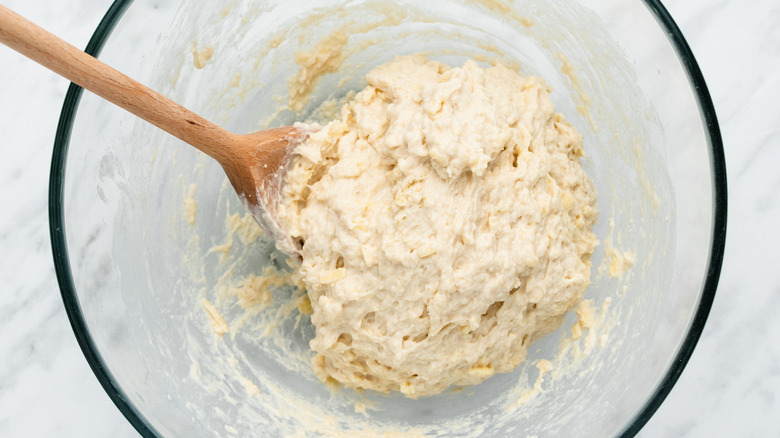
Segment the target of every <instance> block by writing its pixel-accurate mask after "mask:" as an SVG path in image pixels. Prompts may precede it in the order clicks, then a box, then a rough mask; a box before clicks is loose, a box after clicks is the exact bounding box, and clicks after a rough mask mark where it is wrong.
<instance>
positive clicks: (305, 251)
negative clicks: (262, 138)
mask: <svg viewBox="0 0 780 438" xmlns="http://www.w3.org/2000/svg"><path fill="white" fill-rule="evenodd" d="M367 82H368V86H367V87H366V88H365V89H364V90H363V91H361V92H360V93H358V94H357V95H356V96H355V98H354V99H353V100H352V101H350V102H349V103H348V104H346V105H345V106H344V107H343V109H342V111H341V119H340V120H335V121H333V122H331V123H329V124H328V125H326V126H324V127H322V128H321V129H320V130H319V131H318V132H316V133H314V134H312V135H311V137H310V138H309V139H308V140H307V141H306V142H305V143H304V144H302V145H300V146H298V147H297V148H296V149H295V150H294V151H293V154H294V155H293V158H292V162H291V163H292V164H291V167H290V168H289V171H288V174H287V180H286V184H285V188H284V192H283V194H282V201H281V206H280V208H279V219H280V221H281V223H282V225H283V226H284V227H286V229H287V230H288V231H289V232H290V233H291V234H292V236H293V238H294V239H295V240H297V241H298V242H300V243H302V245H303V246H302V258H303V259H302V263H301V265H300V267H298V268H297V274H298V275H300V276H301V278H302V280H303V282H304V283H305V285H306V288H307V291H308V294H309V298H310V300H311V307H312V310H313V314H312V322H313V323H314V325H315V326H316V336H315V338H314V339H313V340H312V341H311V346H312V348H313V349H314V350H315V351H316V353H317V354H316V356H315V358H314V360H313V365H314V369H315V372H316V374H317V375H318V377H319V378H321V379H322V380H328V379H330V378H332V379H335V380H337V381H339V382H341V383H342V384H344V385H345V386H349V387H355V388H366V389H373V390H377V391H392V390H398V391H401V392H402V393H404V394H405V395H407V396H408V397H412V398H416V397H420V396H427V395H432V394H436V393H439V392H441V391H443V390H445V389H446V388H447V387H449V386H450V385H470V384H476V383H479V382H481V381H482V380H484V379H486V378H488V377H490V376H491V375H493V374H494V373H496V372H508V371H511V370H512V369H513V368H514V367H516V366H517V365H518V364H519V363H521V362H522V361H523V360H524V358H525V355H526V351H527V349H528V346H529V345H530V344H531V343H532V342H533V341H534V340H536V339H538V338H539V337H540V336H542V335H544V334H546V333H549V332H550V331H552V330H554V329H555V328H557V327H558V326H559V325H560V323H561V321H562V319H563V315H564V314H565V313H566V312H567V311H569V310H570V309H571V308H573V307H574V306H575V305H576V304H577V303H578V302H579V301H580V300H581V298H582V296H583V293H584V290H585V288H586V286H587V285H588V283H589V280H590V255H591V253H592V252H593V250H594V248H595V246H596V245H597V242H596V238H595V236H594V234H593V233H592V232H591V227H592V225H593V223H594V222H595V220H596V217H597V208H596V197H595V192H594V189H593V184H592V182H591V181H590V180H589V178H588V177H587V176H586V174H585V172H584V170H583V169H582V167H581V165H580V162H579V158H580V157H581V156H583V148H582V137H581V135H580V134H579V133H578V132H577V131H576V130H575V129H574V128H573V127H572V126H571V125H569V123H567V122H566V121H565V120H564V118H563V116H562V115H561V114H557V113H555V109H554V107H553V104H552V102H551V101H550V98H549V96H548V93H549V89H548V87H547V85H546V84H545V83H544V81H543V80H541V79H539V78H536V77H523V76H520V75H519V74H517V73H516V72H514V71H512V70H509V69H508V68H506V67H503V66H501V65H498V66H495V67H492V68H487V69H482V68H480V67H479V66H478V65H477V64H476V63H475V62H473V61H467V62H466V63H465V65H464V66H463V67H462V68H452V69H450V68H448V67H447V66H445V65H444V64H441V63H439V62H435V61H429V60H427V59H425V58H424V57H422V56H412V57H403V58H398V59H397V60H395V61H393V62H391V63H388V64H385V65H382V66H380V67H378V68H376V69H375V70H373V71H372V72H370V73H369V74H368V76H367Z"/></svg>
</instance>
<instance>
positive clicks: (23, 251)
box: [0, 0, 780, 437]
mask: <svg viewBox="0 0 780 438" xmlns="http://www.w3.org/2000/svg"><path fill="white" fill-rule="evenodd" d="M110 3H111V1H110V0H59V1H51V0H50V1H36V2H30V1H27V0H3V4H5V5H6V6H8V7H9V8H11V9H14V10H16V11H17V12H19V13H21V14H22V15H25V16H26V17H27V18H29V19H31V20H33V21H35V22H37V23H39V24H41V25H42V26H44V27H45V28H47V29H49V30H51V31H52V32H54V33H55V34H58V35H59V36H61V37H63V38H64V39H65V40H67V41H69V42H71V43H73V44H74V45H76V46H78V47H84V46H85V45H86V43H87V41H88V39H89V37H90V35H91V34H92V31H93V30H94V29H95V27H96V25H97V23H98V21H99V20H100V18H101V17H102V15H103V13H104V12H105V11H106V10H107V8H108V6H109V5H110ZM665 4H666V6H667V8H668V9H669V11H670V12H671V14H672V16H673V17H674V18H675V20H676V21H677V24H678V25H679V26H680V28H681V29H682V31H683V33H684V35H685V36H686V37H687V40H688V42H689V44H690V45H691V47H692V49H693V52H694V54H695V55H696V58H697V60H698V62H699V64H700V67H701V70H702V71H703V73H704V76H705V78H706V80H707V84H708V86H709V89H710V92H711V94H712V97H713V100H714V103H715V108H716V110H717V113H718V117H719V121H720V126H721V130H722V133H723V141H724V145H725V153H726V163H727V167H728V178H729V217H728V238H727V243H726V254H725V261H724V265H723V271H722V275H721V279H720V286H719V288H718V292H717V295H716V298H715V303H714V306H713V308H712V311H711V313H710V316H709V320H708V322H707V326H706V328H705V330H704V333H703V335H702V337H701V340H700V341H699V344H698V346H697V347H696V351H695V352H694V354H693V357H692V358H691V360H690V362H689V364H688V366H687V367H686V368H685V371H684V372H683V374H682V376H681V378H680V380H679V381H678V383H677V384H676V385H675V387H674V389H673V390H672V392H671V394H670V395H669V397H668V398H667V399H666V401H665V402H664V403H663V405H662V406H661V407H660V409H659V410H658V412H657V413H656V414H655V416H654V417H653V418H652V419H651V420H650V421H649V423H648V424H647V425H646V426H645V428H644V429H643V430H642V432H641V434H640V436H646V437H656V436H664V437H720V436H723V437H731V436H739V437H769V436H780V418H779V417H778V416H777V413H778V412H780V365H779V364H780V341H778V339H780V316H779V315H778V312H780V269H778V262H779V261H780V257H778V256H777V254H778V247H779V246H780V227H778V226H777V222H776V221H777V220H778V219H777V218H778V217H780V195H778V193H780V172H779V171H778V163H780V105H779V104H778V102H780V74H778V71H780V27H778V26H777V24H778V23H780V3H778V2H777V0H752V1H750V2H744V1H738V0H667V1H665ZM67 86H68V82H66V81H65V80H64V79H61V78H59V77H58V76H55V75H54V74H53V73H49V72H48V71H46V70H44V69H43V68H42V67H39V66H38V65H36V64H34V63H33V62H31V61H28V60H26V59H24V58H22V57H21V56H20V55H18V54H16V53H15V52H12V51H11V50H10V49H8V48H5V47H0V96H1V97H2V104H0V284H2V285H3V287H2V293H0V315H2V317H1V318H0V334H1V336H0V436H2V437H49V436H83V437H92V436H111V437H132V436H138V434H137V433H136V432H135V431H134V430H133V428H132V427H131V426H130V424H129V423H128V422H127V421H126V420H125V419H124V417H123V416H122V415H121V414H120V412H119V410H118V409H117V408H116V407H115V406H114V405H113V403H112V402H111V401H110V399H109V398H108V396H107V395H106V394H105V393H104V392H103V390H102V388H101V387H100V385H99V383H98V381H97V379H96V378H95V377H94V375H93V374H92V371H91V370H90V368H89V366H88V364H87V362H86V360H85V359H84V357H83V356H82V354H81V350H80V349H79V347H78V345H77V343H76V339H75V337H74V336H73V333H72V331H71V328H70V325H69V323H68V319H67V316H66V314H65V310H64V307H63V305H62V300H61V298H60V294H59V289H58V286H57V281H56V277H55V274H54V267H53V264H52V258H51V249H50V245H49V231H48V216H47V190H48V176H49V165H50V160H51V150H52V144H53V141H54V133H55V129H56V126H57V120H58V118H59V112H60V108H61V105H62V101H63V99H64V97H65V92H66V89H67ZM772 218H775V219H772ZM773 224H774V225H773Z"/></svg>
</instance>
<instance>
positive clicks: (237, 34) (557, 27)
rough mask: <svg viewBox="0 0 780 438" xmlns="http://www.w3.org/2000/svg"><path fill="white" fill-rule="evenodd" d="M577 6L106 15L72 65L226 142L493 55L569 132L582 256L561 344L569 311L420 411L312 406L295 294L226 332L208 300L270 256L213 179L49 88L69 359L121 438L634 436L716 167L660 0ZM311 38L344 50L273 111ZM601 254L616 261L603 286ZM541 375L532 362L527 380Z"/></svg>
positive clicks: (147, 135)
mask: <svg viewBox="0 0 780 438" xmlns="http://www.w3.org/2000/svg"><path fill="white" fill-rule="evenodd" d="M519 3H522V5H521V4H519ZM582 3H583V4H585V5H581V4H580V3H579V2H576V1H569V0H533V1H525V2H515V3H505V2H503V1H498V0H482V1H455V0H450V1H444V0H434V1H430V2H426V3H425V6H424V7H423V6H419V4H415V2H412V1H410V0H409V1H399V2H396V3H393V4H384V3H382V2H377V1H357V0H356V1H346V2H340V4H342V5H343V4H346V5H348V7H335V2H330V4H328V5H327V7H325V6H324V4H323V3H322V2H313V1H308V2H306V1H305V2H295V4H294V5H293V4H292V3H290V2H281V1H261V0H257V1H248V0H247V1H241V0H237V1H234V2H231V3H230V4H229V5H227V6H226V5H225V4H224V2H221V1H216V0H214V1H209V2H198V4H197V6H193V4H191V3H186V4H185V3H182V4H181V5H174V4H172V2H162V3H161V2H157V1H153V0H136V1H132V2H131V1H121V0H118V1H116V2H115V3H114V5H113V6H112V7H111V8H110V10H109V11H108V13H107V14H106V16H105V18H104V19H103V21H102V22H101V24H100V26H99V27H98V29H97V30H96V32H95V34H94V36H93V38H92V40H91V41H90V43H89V46H88V47H87V51H88V52H89V53H92V54H94V55H98V54H100V58H101V59H102V60H104V61H105V62H107V63H109V64H111V65H113V66H115V67H116V68H118V69H119V70H120V71H123V72H125V73H127V74H128V75H130V76H131V77H134V78H136V79H138V80H140V81H141V82H143V83H146V84H148V85H150V86H152V87H153V88H155V89H157V90H158V91H161V92H162V93H163V94H166V95H168V96H170V97H172V98H173V99H175V100H177V101H179V102H180V103H182V104H184V105H185V106H187V107H190V108H192V109H194V110H195V111H196V112H199V113H201V114H202V115H203V116H205V117H207V118H210V119H212V120H214V121H215V122H217V123H220V124H222V125H224V126H225V127H227V128H228V129H231V130H234V131H235V132H239V133H241V132H251V131H255V130H257V129H260V128H262V127H266V126H269V125H283V124H289V123H291V122H292V121H294V120H300V119H306V118H316V117H317V116H318V113H317V112H316V111H315V110H316V108H317V107H318V106H319V105H320V104H322V102H324V101H326V100H328V99H336V100H338V99H343V98H344V96H346V95H347V93H348V91H349V90H356V89H359V88H361V86H362V79H361V78H362V77H364V74H365V73H366V72H367V71H368V70H370V69H371V68H372V67H374V66H376V65H378V64H380V63H383V62H385V61H388V60H391V59H392V58H393V57H394V56H395V55H398V54H409V53H417V52H424V53H426V54H428V55H429V56H430V57H432V58H436V59H440V60H442V61H444V62H446V63H448V64H450V65H458V64H460V63H462V61H463V60H464V59H466V58H475V59H477V60H480V61H483V62H491V61H500V62H503V63H506V64H508V65H510V66H513V67H515V68H518V69H520V70H521V72H523V73H526V74H536V75H539V76H542V77H544V78H545V79H546V80H547V81H548V83H549V84H551V85H552V86H553V88H554V91H553V92H552V98H553V101H554V103H555V104H556V107H557V109H558V111H561V112H563V113H564V114H565V115H566V117H567V119H569V120H570V121H571V122H572V124H574V125H575V127H577V128H578V129H579V130H580V131H581V132H582V133H583V135H584V138H585V148H586V151H587V155H588V156H587V158H585V159H584V161H583V164H584V166H585V167H586V170H587V171H588V172H589V174H590V175H591V177H592V178H593V179H594V182H595V184H596V188H597V192H598V196H599V208H600V219H599V222H598V223H597V225H596V228H595V231H596V233H597V235H598V237H599V239H600V240H601V241H602V242H603V244H602V245H601V247H600V248H599V249H598V250H597V252H596V254H594V257H593V266H594V268H593V278H592V285H591V286H590V287H589V289H588V291H587V292H586V297H585V298H586V299H588V300H590V302H592V304H593V308H594V309H595V316H594V323H593V324H592V325H591V326H590V327H589V328H588V327H586V328H585V330H584V333H583V334H582V336H581V337H576V336H574V335H572V333H573V332H572V328H573V326H574V325H575V323H576V321H577V317H576V316H575V315H574V313H573V312H571V314H570V315H568V316H567V318H566V320H565V321H564V324H563V326H562V327H561V328H560V329H559V330H558V331H556V332H555V333H553V334H551V335H549V336H547V337H545V338H544V339H542V340H540V341H539V342H537V343H536V344H534V346H532V348H531V350H530V351H529V356H528V361H527V362H526V363H525V364H523V365H521V366H520V367H519V368H518V369H517V370H516V371H515V372H513V373H508V374H502V375H496V376H494V377H492V378H490V379H488V380H487V381H485V382H484V383H482V384H480V385H477V386H474V387H471V388H460V389H455V390H453V391H450V392H447V393H445V394H443V395H440V396H436V397H430V398H425V399H422V400H408V399H405V398H403V397H401V396H398V395H391V396H386V395H378V394H372V393H366V394H362V393H358V392H355V391H347V390H334V389H332V388H329V387H327V386H326V385H323V384H321V383H320V382H318V381H317V380H316V378H314V377H313V374H312V372H311V370H310V369H309V366H308V360H309V358H310V356H311V352H310V351H309V349H308V345H307V339H308V338H309V337H311V335H312V333H313V327H312V326H311V324H310V322H309V321H308V319H307V317H306V316H305V315H302V314H300V313H299V311H298V310H296V308H295V306H290V305H289V304H290V303H293V302H294V299H295V298H296V296H298V294H300V293H301V292H300V291H297V290H296V289H295V288H293V287H292V286H282V287H278V288H272V295H271V297H270V298H271V300H270V302H271V303H270V305H269V307H268V308H267V309H266V310H264V311H262V312H260V313H259V314H257V315H255V316H253V317H252V318H249V319H247V320H246V323H245V324H244V326H243V327H239V325H238V324H237V321H240V318H241V317H242V316H245V314H244V313H242V310H241V309H240V308H239V307H238V306H236V305H235V304H234V302H233V301H231V299H230V298H229V297H226V296H221V295H220V293H219V291H220V290H221V288H224V287H225V286H226V285H229V283H230V281H231V278H242V277H245V276H247V275H249V274H252V273H256V274H260V273H261V272H262V271H263V269H264V268H265V267H266V266H274V267H275V269H277V270H278V271H280V272H285V271H286V270H289V269H288V268H286V266H285V264H284V257H283V256H281V255H280V254H279V253H278V252H276V251H275V250H274V248H273V245H272V244H271V242H269V241H267V240H266V239H264V238H262V237H260V238H259V239H258V240H253V239H252V238H247V236H246V235H242V234H241V233H240V232H238V233H234V232H231V231H230V230H229V227H228V226H226V223H229V222H230V220H235V219H237V218H238V219H240V216H241V214H242V207H241V206H240V204H239V202H238V200H237V199H236V197H235V195H234V194H233V193H232V192H231V190H230V188H229V186H228V185H226V184H225V178H224V175H223V174H222V171H221V169H220V168H219V166H218V165H216V164H215V163H213V162H211V161H210V160H209V159H207V158H206V157H204V156H202V155H200V154H199V153H197V152H196V151H195V150H194V149H193V148H191V147H189V146H187V145H184V144H182V143H181V142H179V141H177V140H175V139H172V138H171V137H169V136H167V135H166V134H164V133H161V132H158V131H156V130H155V129H154V128H152V127H150V126H148V125H146V124H145V123H144V122H141V121H138V120H136V119H134V118H133V117H132V116H130V115H128V114H125V113H123V112H122V111H121V110H119V109H117V108H114V107H113V106H111V105H110V104H108V103H106V102H104V101H102V100H100V99H98V98H96V97H95V96H93V95H91V94H89V93H82V90H81V89H80V88H78V87H75V86H72V87H71V89H70V90H69V92H68V95H67V97H66V100H65V104H64V107H63V112H62V117H61V119H60V125H59V130H58V134H57V139H56V144H55V148H54V157H53V162H52V172H51V183H50V220H51V237H52V246H53V252H54V260H55V265H56V269H57V275H58V279H59V283H60V287H61V290H62V295H63V300H64V302H65V306H66V308H67V311H68V315H69V317H70V320H71V323H72V325H73V329H74V332H75V334H76V337H77V338H78V340H79V343H80V345H81V347H82V349H83V351H84V354H85V355H86V357H87V359H88V361H89V363H90V365H91V366H92V368H93V370H94V372H95V374H96V375H97V377H98V379H99V380H100V382H101V383H102V385H103V386H104V388H105V389H106V391H107V392H108V394H109V396H110V397H111V398H112V400H114V402H115V403H116V405H117V406H118V407H119V409H120V410H121V411H122V412H123V413H124V414H125V416H126V417H127V418H128V420H129V421H130V422H131V423H132V424H133V425H134V426H135V427H136V429H137V430H138V431H139V432H140V433H141V434H142V435H145V436H287V435H293V434H296V433H298V434H301V435H300V436H303V434H306V436H320V435H324V436H328V435H331V434H333V433H335V432H337V431H348V432H351V433H353V434H355V436H365V434H370V433H372V432H376V433H383V432H386V431H406V432H408V433H409V434H410V436H416V435H415V434H422V435H438V436H464V437H465V436H539V437H542V436H568V435H572V434H573V433H576V434H577V435H578V436H615V435H633V434H635V433H636V432H637V431H638V430H639V429H640V428H641V427H642V426H643V425H644V424H645V423H646V422H647V420H648V419H649V418H650V416H651V415H652V414H653V412H655V410H656V409H657V408H658V406H659V405H660V403H661V402H662V401H663V399H664V397H666V395H667V394H668V393H669V391H670V390H671V388H672V386H673V385H674V383H675V381H676V380H677V378H678V376H679V375H680V373H681V372H682V370H683V368H684V366H685V364H686V362H687V360H688V358H689V357H690V355H691V353H692V351H693V348H694V346H695V344H696V342H697V340H698V338H699V336H700V334H701V332H702V329H703V326H704V323H705V320H706V318H707V314H708V312H709V309H710V306H711V303H712V300H713V297H714V294H715V289H716V285H717V281H718V276H719V273H720V267H721V262H722V256H723V246H724V240H725V223H726V175H725V165H724V160H723V150H722V144H721V138H720V134H719V131H718V126H717V121H716V117H715V112H714V109H713V106H712V102H711V100H710V97H709V95H708V92H707V88H706V85H705V84H704V80H703V78H702V76H701V73H700V71H699V69H698V67H697V65H696V62H695V60H694V58H693V56H692V54H691V52H690V49H689V48H688V46H687V44H686V43H685V40H684V39H683V36H682V35H681V33H680V31H679V29H678V28H677V27H676V26H675V24H674V23H673V21H672V19H671V17H670V16H669V15H668V13H667V12H666V10H665V9H664V8H663V6H662V5H661V4H660V3H659V2H657V1H653V0H645V1H639V0H635V1H626V0H613V1H607V0H599V1H587V2H586V1H582ZM334 32H335V33H334ZM339 32H340V33H339ZM329 35H330V36H331V37H332V38H331V39H330V41H341V42H340V43H339V44H343V50H342V51H341V52H338V53H337V54H336V55H334V56H337V57H338V58H340V59H339V61H340V62H339V63H337V64H338V71H335V72H327V71H326V72H323V74H322V75H321V78H320V80H318V81H316V82H314V84H315V86H314V87H312V90H311V98H310V100H309V102H308V104H307V105H305V106H304V107H303V109H302V111H301V113H300V114H295V113H294V112H292V111H289V110H280V108H283V107H284V106H285V105H286V104H287V95H288V89H287V84H288V83H287V78H289V77H291V76H292V75H295V74H296V73H297V72H298V71H299V66H298V65H297V64H296V58H295V56H294V53H295V52H301V51H303V52H306V51H310V50H312V49H314V48H315V47H316V45H317V44H318V43H319V42H321V41H323V39H325V40H327V39H328V38H327V37H328V36H329ZM339 35H342V37H339ZM345 36H348V39H343V38H345ZM333 38H335V40H334V39H333ZM339 38H342V39H339ZM323 48H324V46H320V50H323ZM211 50H213V52H212V53H210V54H209V52H210V51H211ZM209 55H210V56H209ZM196 58H200V59H198V60H196ZM196 61H198V62H196ZM199 62H200V68H198V67H197V66H196V65H195V64H198V63H199ZM298 62H300V59H299V60H298ZM188 205H189V208H195V210H194V211H195V212H196V213H197V215H196V217H190V216H188V213H187V212H188V211H189V210H188V207H187V206H188ZM234 215H238V216H234ZM193 219H194V220H193ZM234 224H235V222H234ZM621 256H625V257H627V259H628V260H631V259H632V258H633V260H634V263H633V266H632V267H630V268H629V269H628V270H626V271H625V273H624V274H623V275H620V276H617V277H614V278H613V277H612V276H610V274H609V271H610V268H612V270H613V271H621V265H620V263H621V261H623V260H626V258H625V257H621ZM204 300H205V301H204ZM205 302H208V303H211V304H213V305H214V306H215V308H217V309H219V311H220V312H221V313H222V314H223V316H224V317H225V319H227V320H228V322H229V323H230V325H231V331H230V332H229V333H228V334H226V335H224V336H222V337H220V336H218V335H216V334H215V333H214V331H213V329H212V326H211V323H210V320H209V316H208V314H207V312H206V311H205V307H208V306H207V305H205V304H204V303H205ZM204 306H205V307H204ZM574 328H575V329H576V327H574ZM575 332H576V330H575ZM542 359H544V360H547V361H549V362H550V365H551V366H552V370H551V371H549V372H547V373H546V374H545V373H542V372H539V371H538V369H541V368H538V367H537V365H538V364H540V363H543V362H540V361H541V360H542ZM542 368H543V367H542ZM535 386H536V388H535Z"/></svg>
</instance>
